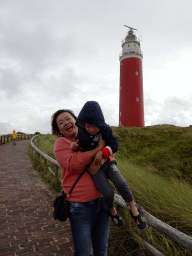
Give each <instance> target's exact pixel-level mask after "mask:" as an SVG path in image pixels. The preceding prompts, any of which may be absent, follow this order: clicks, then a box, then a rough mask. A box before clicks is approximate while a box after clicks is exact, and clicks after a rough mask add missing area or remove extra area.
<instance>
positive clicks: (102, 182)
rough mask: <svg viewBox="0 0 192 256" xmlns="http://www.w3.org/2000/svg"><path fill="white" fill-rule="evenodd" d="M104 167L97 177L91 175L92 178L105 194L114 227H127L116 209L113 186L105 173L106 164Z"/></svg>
mask: <svg viewBox="0 0 192 256" xmlns="http://www.w3.org/2000/svg"><path fill="white" fill-rule="evenodd" d="M103 166H104V167H103ZM103 166H102V167H101V168H100V170H99V171H98V172H97V173H96V174H95V175H91V178H92V179H93V182H94V184H95V186H96V188H97V189H98V190H99V191H100V192H101V193H102V194H103V197H104V200H105V203H106V205H107V207H108V208H109V211H110V214H109V215H110V217H111V219H112V221H113V223H114V225H116V226H118V227H122V226H124V225H125V223H124V221H123V219H122V218H121V217H120V216H119V214H118V213H117V211H116V209H115V207H114V191H113V188H112V187H111V185H110V184H109V181H108V178H107V176H106V174H105V173H104V171H103V169H105V168H106V164H104V165H103Z"/></svg>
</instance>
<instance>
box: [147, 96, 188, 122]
mask: <svg viewBox="0 0 192 256" xmlns="http://www.w3.org/2000/svg"><path fill="white" fill-rule="evenodd" d="M191 98H192V95H190V96H189V97H186V98H178V97H175V96H174V97H171V96H170V97H167V98H165V100H164V101H163V102H157V101H154V100H152V99H151V98H150V96H149V95H148V96H147V97H146V99H145V102H144V106H145V109H144V112H145V120H148V123H147V124H146V125H155V124H172V125H176V126H179V125H180V126H189V125H190V124H191V123H192V118H189V117H190V116H191V109H192V99H191Z"/></svg>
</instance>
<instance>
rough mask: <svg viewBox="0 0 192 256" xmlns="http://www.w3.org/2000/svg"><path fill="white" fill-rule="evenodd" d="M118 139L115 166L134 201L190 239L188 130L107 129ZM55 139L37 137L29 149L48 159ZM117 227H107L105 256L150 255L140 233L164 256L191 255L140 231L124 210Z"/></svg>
mask: <svg viewBox="0 0 192 256" xmlns="http://www.w3.org/2000/svg"><path fill="white" fill-rule="evenodd" d="M112 129H113V132H114V134H115V136H116V137H117V138H118V143H119V150H118V153H117V154H116V160H117V163H118V167H119V169H120V171H121V173H122V175H123V176H124V178H125V179H126V180H127V182H128V184H129V186H130V188H131V190H132V192H133V195H134V198H135V201H136V202H137V203H138V204H140V205H142V206H143V207H144V209H145V210H147V211H148V212H149V213H151V214H152V215H154V216H155V217H157V218H158V219H160V220H162V221H163V222H166V223H167V224H169V225H171V226H172V227H174V228H176V229H178V230H180V231H182V232H184V233H185V234H187V235H192V223H191V222H190V221H191V218H192V204H191V202H192V171H191V170H192V129H191V128H183V127H172V126H154V127H145V128H123V127H112ZM55 140H56V137H55V136H52V135H41V136H40V137H38V138H36V140H35V145H36V146H37V147H38V148H39V149H40V150H42V151H43V152H45V153H46V154H48V155H49V156H51V157H53V158H54V153H53V149H54V141H55ZM118 211H119V212H120V213H121V214H122V215H123V218H124V219H125V221H126V226H125V227H124V228H123V229H120V230H118V229H116V228H115V227H113V226H111V233H110V240H109V255H118V256H121V255H122V256H123V255H151V254H150V253H149V252H147V251H146V249H145V248H144V247H143V245H142V244H141V243H140V242H139V240H138V238H137V236H136V234H137V235H140V236H141V237H142V238H144V239H145V240H146V241H148V242H149V243H150V244H152V245H153V246H154V247H156V248H157V249H158V250H160V251H161V252H162V253H163V254H165V255H170V256H171V255H174V256H175V255H176V256H177V255H178V256H180V255H192V252H190V251H187V250H185V249H183V248H182V247H181V246H179V245H178V244H176V243H174V242H173V241H172V240H170V239H168V238H167V237H165V236H164V235H161V234H159V233H158V232H156V231H155V230H153V229H152V228H150V227H148V228H147V230H145V231H144V232H142V233H140V232H139V231H138V230H137V228H136V226H135V224H134V223H133V221H132V219H131V218H130V215H129V213H128V212H126V211H125V210H123V209H118Z"/></svg>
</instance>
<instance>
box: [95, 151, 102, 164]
mask: <svg viewBox="0 0 192 256" xmlns="http://www.w3.org/2000/svg"><path fill="white" fill-rule="evenodd" d="M103 162H104V161H103V154H102V152H101V151H99V152H98V153H97V154H96V156H95V158H94V161H93V163H94V164H95V165H99V166H101V165H102V164H103Z"/></svg>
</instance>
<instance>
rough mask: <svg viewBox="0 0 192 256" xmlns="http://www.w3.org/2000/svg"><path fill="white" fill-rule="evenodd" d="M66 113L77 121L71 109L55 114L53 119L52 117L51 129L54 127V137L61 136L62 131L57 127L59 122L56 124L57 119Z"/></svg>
mask: <svg viewBox="0 0 192 256" xmlns="http://www.w3.org/2000/svg"><path fill="white" fill-rule="evenodd" d="M64 112H67V113H69V114H70V115H71V116H72V117H73V118H74V119H75V120H76V119H77V117H76V116H75V114H74V113H73V111H72V110H69V109H61V110H58V111H57V112H55V113H54V114H53V115H52V117H51V127H52V134H54V135H57V136H60V135H61V134H60V131H59V128H58V126H57V122H56V119H57V117H58V116H59V115H60V114H62V113H64Z"/></svg>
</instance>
